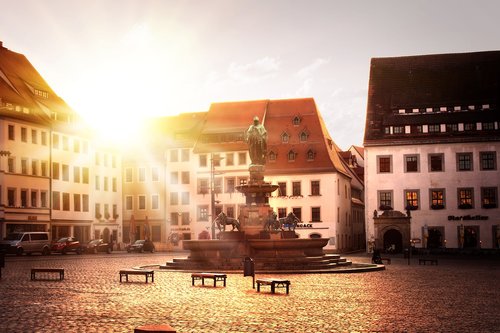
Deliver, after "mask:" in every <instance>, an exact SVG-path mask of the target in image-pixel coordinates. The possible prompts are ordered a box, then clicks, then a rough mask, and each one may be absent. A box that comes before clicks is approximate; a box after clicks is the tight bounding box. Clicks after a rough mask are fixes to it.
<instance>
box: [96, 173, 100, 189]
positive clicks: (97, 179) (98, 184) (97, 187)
mask: <svg viewBox="0 0 500 333" xmlns="http://www.w3.org/2000/svg"><path fill="white" fill-rule="evenodd" d="M95 189H96V190H100V189H101V177H99V176H95Z"/></svg>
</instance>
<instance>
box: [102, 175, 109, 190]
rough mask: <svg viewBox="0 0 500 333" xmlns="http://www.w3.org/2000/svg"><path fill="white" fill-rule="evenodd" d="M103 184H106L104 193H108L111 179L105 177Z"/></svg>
mask: <svg viewBox="0 0 500 333" xmlns="http://www.w3.org/2000/svg"><path fill="white" fill-rule="evenodd" d="M103 182H104V191H108V189H109V188H108V184H109V178H108V177H104V179H103Z"/></svg>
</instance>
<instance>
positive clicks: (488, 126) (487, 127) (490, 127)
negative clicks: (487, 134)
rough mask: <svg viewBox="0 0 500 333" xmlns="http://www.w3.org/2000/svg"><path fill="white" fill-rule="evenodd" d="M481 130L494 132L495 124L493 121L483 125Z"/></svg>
mask: <svg viewBox="0 0 500 333" xmlns="http://www.w3.org/2000/svg"><path fill="white" fill-rule="evenodd" d="M481 129H482V130H483V131H492V130H494V129H495V123H494V122H493V121H490V122H485V123H482V124H481Z"/></svg>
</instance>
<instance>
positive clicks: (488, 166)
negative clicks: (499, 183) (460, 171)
mask: <svg viewBox="0 0 500 333" xmlns="http://www.w3.org/2000/svg"><path fill="white" fill-rule="evenodd" d="M480 159H481V170H496V169H497V163H496V162H497V153H496V152H494V151H487V152H481V153H480Z"/></svg>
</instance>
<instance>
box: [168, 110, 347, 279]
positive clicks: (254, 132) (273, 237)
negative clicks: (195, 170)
mask: <svg viewBox="0 0 500 333" xmlns="http://www.w3.org/2000/svg"><path fill="white" fill-rule="evenodd" d="M246 140H247V142H248V145H249V152H250V158H251V160H252V164H251V165H250V167H249V173H250V180H249V182H248V184H246V185H241V186H237V187H236V189H237V190H238V191H239V192H241V193H243V194H244V195H245V197H246V204H245V206H243V207H242V208H241V210H240V215H239V217H238V224H239V230H237V231H221V232H220V233H219V239H213V240H188V241H184V242H183V248H184V249H185V250H189V251H190V255H189V257H188V258H186V259H174V260H173V261H171V262H167V264H166V265H165V266H162V268H167V269H174V270H177V269H178V270H204V271H207V270H211V271H213V270H218V271H221V270H222V271H230V270H242V269H243V259H244V258H246V257H250V258H253V260H254V263H255V270H256V271H257V272H260V273H264V272H276V271H278V272H294V273H296V272H313V271H314V272H327V271H331V270H333V269H335V268H338V267H339V266H345V265H350V264H351V262H349V261H347V260H346V259H344V258H341V257H340V256H338V255H334V254H325V253H324V251H323V247H325V246H326V245H327V244H328V240H329V239H328V238H315V239H310V238H308V239H301V238H298V236H297V235H296V233H295V231H294V230H288V231H285V230H283V229H281V228H274V229H273V228H269V227H268V228H266V225H268V226H269V225H270V224H269V223H268V222H269V219H270V218H272V217H273V216H275V215H274V212H273V209H272V208H271V207H270V206H269V197H270V196H271V193H272V192H274V191H275V190H276V189H277V188H278V186H277V185H272V184H270V183H268V182H266V181H265V180H264V172H265V160H266V154H267V133H266V130H265V128H264V126H263V125H261V124H260V123H259V120H258V118H257V117H255V118H254V123H253V124H252V125H251V126H250V127H249V129H248V130H247V132H246ZM218 218H219V217H218Z"/></svg>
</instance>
